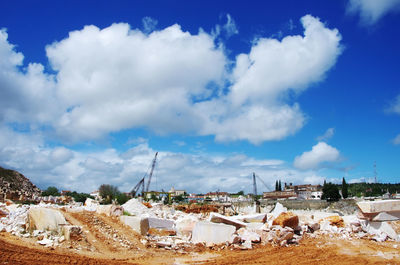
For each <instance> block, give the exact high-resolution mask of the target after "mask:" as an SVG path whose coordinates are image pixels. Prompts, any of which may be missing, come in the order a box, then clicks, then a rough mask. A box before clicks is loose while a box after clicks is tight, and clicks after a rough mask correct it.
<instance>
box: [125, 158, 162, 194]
mask: <svg viewBox="0 0 400 265" xmlns="http://www.w3.org/2000/svg"><path fill="white" fill-rule="evenodd" d="M157 155H158V152H156V155H155V156H154V158H153V161H152V162H151V169H150V173H149V178H148V180H147V186H145V179H146V175H147V173H146V174H145V175H144V176H143V178H142V179H141V180H139V182H138V183H137V184H136V186H135V187H134V188H133V189H132V191H131V194H132V197H135V196H136V195H138V194H139V193H138V192H139V189H140V188H142V196H144V193H145V192H148V191H149V188H150V183H151V177H152V176H153V172H154V168H155V167H156V161H157Z"/></svg>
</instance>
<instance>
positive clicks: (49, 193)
mask: <svg viewBox="0 0 400 265" xmlns="http://www.w3.org/2000/svg"><path fill="white" fill-rule="evenodd" d="M42 196H60V193H59V192H58V189H57V188H56V187H54V186H50V187H48V188H47V189H46V190H45V191H43V192H42Z"/></svg>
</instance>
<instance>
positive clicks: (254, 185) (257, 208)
mask: <svg viewBox="0 0 400 265" xmlns="http://www.w3.org/2000/svg"><path fill="white" fill-rule="evenodd" d="M253 193H254V203H255V207H256V213H260V212H261V203H260V201H259V200H258V198H257V182H256V173H254V172H253Z"/></svg>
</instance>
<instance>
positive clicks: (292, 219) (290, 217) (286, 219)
mask: <svg viewBox="0 0 400 265" xmlns="http://www.w3.org/2000/svg"><path fill="white" fill-rule="evenodd" d="M272 225H280V226H282V227H286V226H288V227H291V228H296V227H297V226H298V225H299V217H298V216H297V215H295V214H294V213H292V212H282V213H281V214H280V215H279V216H278V217H277V218H276V219H274V221H273V222H272Z"/></svg>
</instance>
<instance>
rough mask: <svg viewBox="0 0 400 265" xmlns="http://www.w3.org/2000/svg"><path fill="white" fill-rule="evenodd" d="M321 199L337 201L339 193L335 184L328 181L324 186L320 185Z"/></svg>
mask: <svg viewBox="0 0 400 265" xmlns="http://www.w3.org/2000/svg"><path fill="white" fill-rule="evenodd" d="M321 199H322V200H327V201H338V200H339V199H340V194H339V189H338V187H337V185H335V184H332V183H330V182H329V183H326V184H325V185H324V187H322V197H321Z"/></svg>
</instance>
